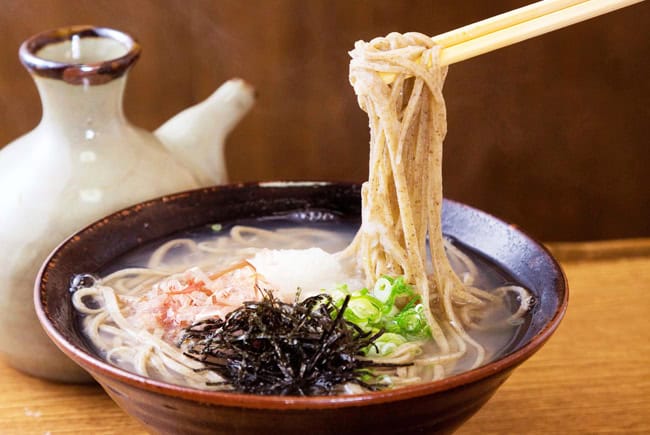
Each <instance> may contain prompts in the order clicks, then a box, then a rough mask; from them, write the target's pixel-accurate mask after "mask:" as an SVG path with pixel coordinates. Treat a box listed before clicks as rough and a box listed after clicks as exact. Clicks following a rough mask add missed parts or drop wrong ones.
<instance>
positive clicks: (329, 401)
mask: <svg viewBox="0 0 650 435" xmlns="http://www.w3.org/2000/svg"><path fill="white" fill-rule="evenodd" d="M359 185H360V183H354V182H322V181H314V182H312V181H268V182H250V183H236V184H227V185H221V186H211V187H203V188H198V189H192V190H188V191H184V192H179V193H175V194H172V195H165V196H161V197H158V198H154V199H151V200H148V201H144V202H141V203H138V204H135V205H132V206H129V207H126V208H124V209H122V210H120V211H117V212H114V213H111V214H110V215H107V216H106V217H104V218H102V219H99V220H97V221H95V222H93V223H91V224H89V225H87V226H86V227H84V228H82V229H80V230H78V231H77V232H75V233H74V234H73V235H71V236H70V237H68V238H67V239H66V240H64V241H63V242H61V243H60V244H59V245H58V246H57V247H56V248H55V249H54V250H53V251H52V252H51V253H50V255H49V256H48V258H47V259H46V260H45V262H44V263H43V264H42V266H41V268H40V270H39V272H38V275H37V276H36V281H35V286H34V305H35V308H36V313H37V317H38V319H39V321H40V323H41V325H42V326H43V328H44V329H45V332H46V333H47V335H48V336H49V337H50V339H51V340H52V341H54V343H55V344H56V345H57V347H59V348H60V349H61V350H62V351H63V352H64V353H65V354H66V355H67V356H68V357H70V358H71V359H72V360H73V361H74V362H75V363H77V364H78V365H80V366H81V367H82V368H83V369H85V370H86V371H88V372H89V373H90V374H91V376H93V377H94V378H95V379H97V378H98V377H99V378H110V379H112V380H114V381H118V382H120V383H123V384H128V385H130V386H132V387H135V388H139V389H143V390H147V391H150V392H153V393H157V394H162V395H165V396H170V397H175V398H180V399H185V400H190V401H195V402H202V403H206V404H212V405H220V406H227V407H240V408H251V409H282V410H299V409H314V410H316V409H333V408H342V407H353V406H366V405H378V404H383V403H387V402H393V401H401V400H405V399H413V398H417V397H421V396H426V395H430V394H435V393H439V392H442V391H446V390H451V389H455V388H459V387H463V386H464V385H468V384H471V383H474V382H477V381H480V380H482V379H484V378H488V377H490V376H491V375H494V374H496V373H500V372H505V371H509V370H513V369H514V368H515V367H516V366H518V365H519V364H521V363H522V362H523V361H525V360H526V359H528V358H529V357H530V356H532V355H533V354H534V353H535V352H537V350H539V349H540V348H541V347H542V345H543V344H544V343H545V342H546V341H547V340H548V339H549V338H550V336H551V335H552V334H553V333H554V332H555V330H556V329H557V328H558V326H559V324H560V321H561V320H562V318H563V317H564V314H565V313H566V309H567V305H568V299H569V286H568V281H567V278H566V274H565V273H564V270H563V269H562V267H561V266H560V264H559V263H558V261H557V260H556V259H555V258H554V257H553V255H552V254H551V252H550V251H549V250H548V248H547V247H546V246H545V245H544V244H543V243H541V242H539V241H537V240H536V239H535V238H533V237H532V236H530V235H529V234H528V233H526V232H525V231H523V230H521V229H520V228H519V227H517V226H515V225H512V224H509V223H507V222H505V221H503V220H501V219H499V218H497V217H495V216H493V215H491V214H489V213H487V212H484V211H482V210H479V209H477V208H474V207H472V206H469V205H466V204H464V203H461V202H458V201H453V200H449V199H446V198H445V201H447V202H449V203H453V204H456V205H458V206H460V207H462V208H467V209H469V210H471V211H474V212H479V213H481V214H484V215H487V216H488V217H489V218H491V219H494V220H496V221H498V222H499V223H501V224H504V225H507V226H509V227H511V228H512V229H513V230H514V231H516V232H517V233H519V235H520V236H521V237H523V238H525V239H527V241H528V242H530V243H532V244H534V245H535V246H536V247H537V248H539V249H541V250H542V252H543V253H544V254H546V255H547V256H548V258H549V259H550V260H551V264H552V266H553V267H554V269H555V272H556V273H557V275H558V277H559V278H561V279H558V280H557V287H558V293H559V292H561V293H562V295H561V296H562V297H561V298H558V306H557V309H556V310H555V312H554V313H553V315H552V317H551V318H550V320H548V321H547V322H546V324H545V325H544V326H543V327H542V329H541V330H540V331H539V332H538V333H537V334H536V335H534V336H533V337H531V338H530V339H529V340H528V342H527V343H525V344H524V345H523V346H522V347H520V348H518V349H516V350H514V351H513V352H512V353H510V354H508V355H506V356H505V357H502V358H500V359H498V360H495V361H492V362H490V363H487V364H485V365H483V366H480V367H478V368H475V369H472V370H468V371H465V372H462V373H459V374H456V375H452V376H449V377H447V378H444V379H441V380H438V381H430V382H426V383H422V384H417V385H411V386H404V387H399V388H395V389H387V390H380V391H373V392H366V393H360V394H350V395H334V396H309V397H303V396H262V395H254V394H243V393H231V392H219V391H206V390H199V389H196V388H192V387H185V386H180V385H174V384H169V383H166V382H163V381H157V380H153V379H150V378H146V377H144V376H140V375H137V374H135V373H131V372H128V371H126V370H124V369H121V368H119V367H117V366H114V365H112V364H110V363H107V362H105V361H103V360H101V359H99V357H97V356H95V355H93V354H91V353H89V352H87V351H85V350H83V349H81V348H79V347H77V346H75V345H73V344H71V343H70V342H68V341H67V340H66V339H65V338H64V336H63V335H62V334H61V333H60V332H59V331H58V330H57V328H56V327H55V326H54V324H53V323H52V322H51V320H50V318H49V315H48V314H47V313H46V312H45V310H44V308H43V306H44V302H45V301H44V299H43V293H42V291H41V287H42V286H43V285H44V283H43V278H44V275H45V273H46V271H47V270H49V268H50V266H51V265H52V264H55V263H56V261H53V260H55V259H56V257H57V255H58V254H59V252H60V251H61V250H62V249H64V248H65V247H66V246H67V245H68V244H69V243H72V242H74V241H75V240H78V238H79V237H80V235H82V234H83V233H86V232H88V231H92V230H93V229H96V228H97V227H99V226H101V225H102V223H105V222H106V221H109V220H111V219H114V218H116V217H118V216H124V214H125V212H128V214H129V215H132V213H130V212H132V211H135V210H136V209H138V210H141V209H144V208H147V207H153V206H155V205H156V204H160V203H168V202H173V201H175V200H176V199H178V198H184V197H187V196H190V195H200V193H201V192H207V191H215V190H217V191H218V190H222V189H242V188H246V187H258V188H262V189H263V188H278V187H280V188H282V187H301V186H314V187H316V186H341V187H354V186H359ZM97 380H98V381H99V382H100V383H101V380H100V379H97Z"/></svg>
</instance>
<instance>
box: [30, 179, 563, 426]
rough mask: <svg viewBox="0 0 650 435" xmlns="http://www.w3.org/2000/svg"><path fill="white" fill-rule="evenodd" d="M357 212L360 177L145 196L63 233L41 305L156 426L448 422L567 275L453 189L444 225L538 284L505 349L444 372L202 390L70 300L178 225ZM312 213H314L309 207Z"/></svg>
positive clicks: (504, 370)
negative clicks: (104, 334)
mask: <svg viewBox="0 0 650 435" xmlns="http://www.w3.org/2000/svg"><path fill="white" fill-rule="evenodd" d="M310 209H312V210H313V209H318V210H329V211H332V212H335V213H337V214H341V215H345V216H359V215H360V186H359V185H355V184H343V183H259V184H247V185H232V186H224V187H213V188H205V189H199V190H193V191H189V192H184V193H180V194H176V195H172V196H166V197H163V198H159V199H155V200H152V201H149V202H145V203H141V204H138V205H135V206H133V207H130V208H128V209H125V210H123V211H120V212H117V213H115V214H112V215H110V216H108V217H106V218H104V219H102V220H100V221H98V222H96V223H94V224H92V225H90V226H89V227H87V228H85V229H83V230H81V231H79V232H78V233H77V234H75V235H74V236H72V237H71V238H69V239H68V240H67V241H65V242H64V243H63V244H61V245H60V246H59V247H58V248H57V249H56V250H55V251H54V252H53V253H52V254H51V256H50V257H49V259H48V260H47V261H46V262H45V264H44V265H43V267H42V269H41V272H40V274H39V276H38V279H37V282H36V287H35V303H36V309H37V312H38V317H39V319H40V321H41V323H42V324H43V327H44V328H45V330H46V331H47V333H48V335H49V336H50V337H51V339H52V340H53V341H54V342H55V343H56V345H57V346H59V347H60V348H61V349H62V350H63V352H65V354H67V355H68V356H69V357H70V358H72V359H73V360H74V361H75V362H76V363H77V364H79V365H80V366H81V367H82V368H84V369H85V370H87V371H88V372H89V373H90V374H91V375H92V376H93V377H94V378H95V379H96V380H97V382H99V383H100V384H101V386H102V387H103V388H104V390H106V392H107V393H108V394H109V395H110V396H111V397H112V398H113V400H115V402H117V404H118V405H119V406H120V407H121V408H122V409H123V410H124V411H126V412H127V413H128V414H130V415H132V416H133V417H135V418H136V419H138V420H139V421H140V422H141V423H142V424H143V425H145V426H146V427H147V428H149V429H150V430H152V431H155V432H159V433H183V434H191V433H192V434H193V433H223V434H234V433H237V434H254V433H255V434H257V433H269V432H271V431H272V432H274V433H278V434H293V433H295V434H305V433H309V434H318V433H336V434H346V433H365V434H372V433H386V429H387V428H390V433H393V434H394V433H417V432H421V433H434V432H442V433H444V432H451V431H453V430H454V429H455V428H457V427H458V426H459V425H460V424H461V423H462V422H463V421H465V420H466V419H468V418H469V417H470V416H471V415H472V414H473V413H475V412H476V411H477V410H478V409H479V408H480V407H481V406H482V405H483V404H484V403H485V402H486V401H487V400H488V399H489V398H490V397H491V396H492V394H493V393H494V392H495V391H496V389H497V388H498V387H499V386H500V385H501V384H503V382H504V381H505V380H506V379H507V378H508V376H509V375H510V373H511V372H512V371H513V369H515V367H517V366H518V365H519V364H521V363H522V362H523V361H525V360H526V359H527V358H529V357H530V356H531V355H532V354H533V353H535V352H536V351H537V350H539V348H540V347H541V346H542V345H543V344H544V343H545V342H546V340H548V338H549V337H550V336H551V334H552V333H553V331H555V329H556V328H557V326H558V324H559V322H560V320H561V319H562V316H563V314H564V312H565V309H566V306H567V298H568V293H567V282H566V278H565V276H564V274H563V272H562V270H561V268H560V266H559V265H558V263H557V262H556V261H555V260H554V259H553V258H552V257H551V255H550V253H549V252H548V251H547V250H546V249H545V248H544V247H543V246H542V245H541V244H539V243H538V242H536V241H534V240H533V239H531V238H530V237H528V236H527V235H526V234H524V233H523V232H521V231H520V230H518V229H516V228H515V227H513V226H511V225H508V224H506V223H504V222H502V221H500V220H498V219H496V218H494V217H492V216H490V215H488V214H486V213H484V212H481V211H479V210H476V209H473V208H471V207H469V206H466V205H463V204H460V203H456V202H451V201H446V202H445V204H444V212H443V222H444V225H443V229H444V232H445V233H446V234H448V235H450V236H453V237H454V238H456V239H458V240H460V241H461V242H462V243H464V244H465V245H467V246H470V247H471V248H472V249H474V250H476V251H478V252H480V253H482V254H483V255H484V256H486V257H488V258H490V259H492V260H493V261H495V262H496V263H497V264H499V265H500V266H501V267H502V268H503V269H504V270H505V271H507V272H508V273H509V274H510V275H511V276H513V277H514V278H515V279H516V280H518V281H519V282H520V283H522V284H523V285H525V286H526V287H527V288H528V289H530V290H531V291H532V292H533V293H534V296H535V299H536V304H535V306H534V309H533V312H532V316H531V319H530V322H529V324H528V325H527V327H526V328H524V330H523V331H522V332H521V333H520V334H518V336H517V338H516V340H515V342H514V343H513V344H512V346H511V347H510V350H509V352H507V354H506V355H504V356H502V357H501V358H500V359H498V360H497V361H494V362H492V363H489V364H487V365H484V366H482V367H479V368H477V369H474V370H471V371H468V372H465V373H462V374H459V375H455V376H451V377H449V378H446V379H444V380H442V381H437V382H430V383H424V384H420V385H415V386H410V387H404V388H399V389H393V390H385V391H380V392H372V393H366V394H359V395H349V396H326V397H282V396H254V395H245V394H233V393H219V392H207V391H199V390H195V389H192V388H184V387H180V386H175V385H170V384H166V383H164V382H158V381H153V380H151V379H147V378H143V377H140V376H138V375H135V374H132V373H129V372H126V371H124V370H121V369H119V368H117V367H114V366H112V365H110V364H107V363H106V362H104V361H103V360H102V359H100V358H98V357H97V356H96V354H95V353H94V352H93V349H92V348H91V347H90V346H89V344H88V343H87V342H86V340H85V339H84V337H83V335H82V333H81V332H80V328H79V326H78V322H77V320H76V318H75V313H74V310H73V308H72V306H71V301H70V293H69V290H68V288H69V284H70V278H71V277H72V276H73V275H74V274H77V273H81V272H89V273H93V272H97V271H99V270H101V269H102V268H103V267H104V266H105V265H107V264H109V263H111V262H112V261H113V260H114V259H115V258H117V257H120V256H121V255H123V254H124V253H126V252H128V251H130V250H132V249H134V248H136V247H139V246H141V245H142V244H145V243H147V242H150V241H153V240H156V239H160V238H163V237H166V236H169V235H171V234H173V233H176V232H178V231H182V230H186V229H190V228H195V227H199V226H202V225H207V224H210V223H213V222H224V221H228V220H233V219H238V218H250V217H257V216H266V215H269V214H272V213H277V212H286V211H292V210H310ZM306 215H308V214H306Z"/></svg>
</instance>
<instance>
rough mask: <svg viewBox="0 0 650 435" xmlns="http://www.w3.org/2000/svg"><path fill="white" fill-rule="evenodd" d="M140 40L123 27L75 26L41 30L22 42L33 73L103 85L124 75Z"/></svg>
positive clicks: (25, 60) (25, 62)
mask: <svg viewBox="0 0 650 435" xmlns="http://www.w3.org/2000/svg"><path fill="white" fill-rule="evenodd" d="M140 52H141V48H140V44H138V43H137V41H135V40H134V39H133V38H132V37H131V36H129V35H127V34H126V33H123V32H120V31H119V30H114V29H109V28H106V27H96V26H71V27H62V28H59V29H54V30H49V31H45V32H42V33H38V34H36V35H34V36H32V37H31V38H29V39H27V40H26V41H25V42H23V44H22V45H21V46H20V50H19V56H20V60H21V62H22V63H23V65H25V68H27V70H29V71H30V73H32V74H35V75H38V76H41V77H46V78H51V79H56V80H63V81H64V82H66V83H69V84H72V85H101V84H104V83H108V82H110V81H111V80H114V79H117V78H119V77H121V76H123V75H124V74H125V73H126V72H127V71H128V70H129V68H130V67H131V66H132V65H133V64H134V63H135V61H136V60H138V57H140Z"/></svg>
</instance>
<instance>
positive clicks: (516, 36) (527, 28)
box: [433, 0, 643, 65]
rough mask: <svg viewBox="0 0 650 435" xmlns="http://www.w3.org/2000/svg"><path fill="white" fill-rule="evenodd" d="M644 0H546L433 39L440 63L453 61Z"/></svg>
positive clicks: (447, 63) (448, 63)
mask: <svg viewBox="0 0 650 435" xmlns="http://www.w3.org/2000/svg"><path fill="white" fill-rule="evenodd" d="M641 1H643V0H587V1H582V2H579V3H576V2H573V3H574V4H573V5H568V4H567V5H564V7H561V6H562V4H563V3H571V2H570V1H567V2H562V1H552V0H544V1H540V2H537V3H533V4H531V5H528V6H524V7H523V8H520V9H515V10H513V11H511V12H506V13H505V14H501V15H497V16H496V17H492V18H488V19H487V20H483V21H479V22H476V23H473V24H470V25H468V26H465V27H461V28H460V29H456V30H452V31H450V32H446V33H443V34H441V35H439V36H435V37H433V40H434V41H437V40H441V41H442V45H443V49H442V50H441V51H440V64H441V65H451V64H453V63H456V62H460V61H462V60H466V59H469V58H471V57H474V56H478V55H480V54H484V53H488V52H490V51H493V50H497V49H499V48H502V47H506V46H508V45H512V44H515V43H517V42H520V41H524V40H526V39H530V38H533V37H535V36H539V35H543V34H544V33H548V32H552V31H553V30H557V29H561V28H563V27H566V26H570V25H571V24H575V23H578V22H580V21H585V20H588V19H590V18H594V17H597V16H599V15H603V14H606V13H608V12H612V11H615V10H617V9H620V8H623V7H626V6H630V5H632V4H635V3H639V2H641ZM556 7H557V8H556ZM523 9H526V10H525V11H523ZM522 20H523V21H522Z"/></svg>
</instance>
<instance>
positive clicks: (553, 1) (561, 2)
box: [432, 0, 587, 47]
mask: <svg viewBox="0 0 650 435" xmlns="http://www.w3.org/2000/svg"><path fill="white" fill-rule="evenodd" d="M586 1H587V0H543V1H538V2H536V3H531V4H529V5H526V6H522V7H520V8H517V9H513V10H511V11H508V12H504V13H502V14H499V15H495V16H493V17H490V18H486V19H485V20H481V21H477V22H475V23H472V24H468V25H466V26H463V27H459V28H458V29H454V30H450V31H449V32H445V33H441V34H440V35H437V36H434V37H433V38H432V39H433V42H435V43H436V44H438V45H440V46H442V47H451V46H452V45H456V44H460V43H462V42H467V41H469V40H471V39H475V38H478V37H481V36H484V35H487V34H488V33H492V32H496V31H498V30H502V29H505V28H508V27H512V26H514V25H516V24H520V23H523V22H526V21H529V20H532V19H534V18H538V17H541V16H542V15H546V14H550V13H552V12H557V11H559V10H562V9H565V8H568V7H569V6H573V5H575V4H578V3H584V2H586Z"/></svg>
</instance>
